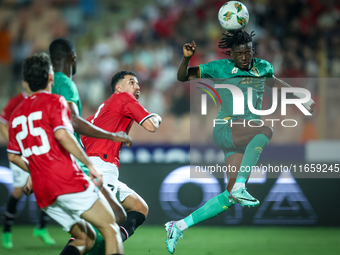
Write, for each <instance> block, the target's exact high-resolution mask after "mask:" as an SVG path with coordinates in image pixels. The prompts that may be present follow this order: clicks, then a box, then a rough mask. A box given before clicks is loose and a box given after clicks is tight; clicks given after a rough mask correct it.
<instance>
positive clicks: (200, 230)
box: [0, 225, 340, 255]
mask: <svg viewBox="0 0 340 255" xmlns="http://www.w3.org/2000/svg"><path fill="white" fill-rule="evenodd" d="M32 230H33V227H32V226H18V225H15V226H14V227H13V243H14V248H13V249H12V250H11V251H7V250H4V249H3V248H0V254H1V255H9V254H11V255H13V254H20V255H21V254H22V255H37V254H39V255H45V254H46V255H47V254H48V255H50V254H59V252H60V251H61V250H62V248H63V246H64V245H65V243H66V242H67V240H68V237H69V235H68V234H67V233H66V232H63V231H62V230H61V227H58V226H49V231H50V234H51V236H53V238H55V240H56V242H57V244H56V245H55V246H52V247H48V246H46V245H45V244H44V243H43V242H42V241H41V240H39V239H37V238H36V237H33V236H32ZM165 238H166V232H165V230H164V228H163V226H142V227H141V228H139V229H138V230H137V232H136V233H135V234H134V235H133V236H132V237H131V238H130V239H129V240H128V241H127V242H125V243H124V248H125V254H138V255H153V254H160V255H162V254H169V253H168V252H167V250H166V244H165V242H164V241H165ZM175 254H176V255H184V254H185V255H190V254H195V255H214V254H216V255H221V254H232V255H242V254H247V255H258V254H259V255H260V254H261V255H267V254H275V255H277V254H282V255H283V254H284V255H287V254H306V255H307V254H308V255H313V254H318V255H320V254H321V255H332V254H340V228H321V227H320V228H319V227H227V226H226V227H192V228H191V229H189V230H187V231H186V232H185V233H184V238H183V239H181V240H179V242H178V245H177V249H176V252H175Z"/></svg>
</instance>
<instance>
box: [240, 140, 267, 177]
mask: <svg viewBox="0 0 340 255" xmlns="http://www.w3.org/2000/svg"><path fill="white" fill-rule="evenodd" d="M268 143H269V139H268V137H267V136H265V135H263V134H259V135H256V136H255V137H254V138H253V140H251V141H250V143H249V144H248V146H247V148H246V151H245V152H244V156H243V159H242V162H241V166H240V171H239V172H238V175H237V178H236V183H246V181H247V179H248V177H249V175H250V173H251V168H252V167H253V166H255V165H256V163H257V161H258V160H259V158H260V155H261V152H262V150H263V148H264V147H266V146H267V145H268Z"/></svg>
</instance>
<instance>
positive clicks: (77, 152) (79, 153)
mask: <svg viewBox="0 0 340 255" xmlns="http://www.w3.org/2000/svg"><path fill="white" fill-rule="evenodd" d="M54 136H55V138H56V139H57V140H58V142H60V144H61V145H62V146H63V147H64V148H65V149H66V150H67V151H68V152H69V153H71V154H72V155H73V156H75V157H76V158H77V159H78V160H79V161H80V162H82V163H83V164H84V165H85V166H87V168H88V169H89V173H90V177H92V181H93V183H94V184H95V185H96V186H101V185H102V176H101V175H99V174H98V173H97V171H96V169H95V168H94V167H93V165H92V163H91V162H90V160H89V158H88V157H87V155H86V154H85V152H84V150H83V149H82V148H81V147H80V145H79V143H78V142H77V140H76V138H75V137H74V135H73V134H72V133H71V132H70V131H68V130H67V129H63V128H60V129H58V130H56V131H55V132H54Z"/></svg>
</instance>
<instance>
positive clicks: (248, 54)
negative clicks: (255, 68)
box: [231, 42, 254, 70]
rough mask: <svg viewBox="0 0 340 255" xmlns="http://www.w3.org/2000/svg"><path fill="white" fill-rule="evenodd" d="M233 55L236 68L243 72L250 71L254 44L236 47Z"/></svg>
mask: <svg viewBox="0 0 340 255" xmlns="http://www.w3.org/2000/svg"><path fill="white" fill-rule="evenodd" d="M231 53H232V57H233V58H234V61H235V66H236V67H238V68H239V69H241V70H249V69H250V68H251V64H252V61H253V54H254V49H253V44H252V43H251V42H249V43H247V44H241V45H238V46H234V47H233V50H232V52H231Z"/></svg>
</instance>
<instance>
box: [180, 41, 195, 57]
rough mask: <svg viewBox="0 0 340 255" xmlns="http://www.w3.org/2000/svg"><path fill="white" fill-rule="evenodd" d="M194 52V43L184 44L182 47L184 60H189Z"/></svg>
mask: <svg viewBox="0 0 340 255" xmlns="http://www.w3.org/2000/svg"><path fill="white" fill-rule="evenodd" d="M195 50H196V42H195V41H192V43H186V44H184V46H183V55H184V57H185V58H191V57H192V56H193V55H194V53H195Z"/></svg>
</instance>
